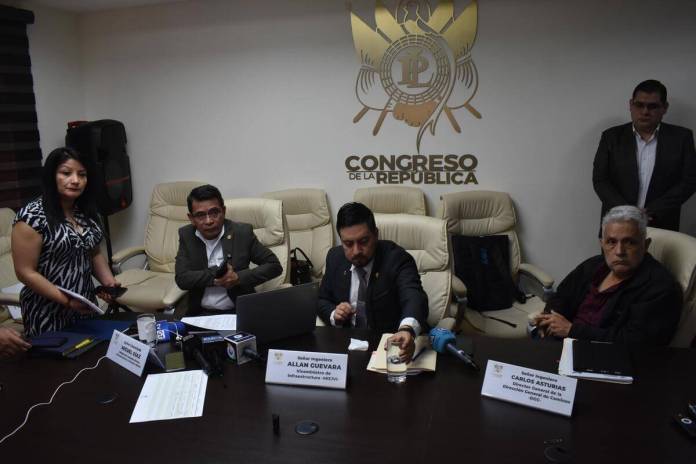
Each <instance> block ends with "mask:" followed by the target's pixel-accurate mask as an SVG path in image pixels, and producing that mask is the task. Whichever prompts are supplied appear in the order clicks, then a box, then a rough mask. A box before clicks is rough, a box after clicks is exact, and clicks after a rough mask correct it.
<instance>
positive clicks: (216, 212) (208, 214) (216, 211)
mask: <svg viewBox="0 0 696 464" xmlns="http://www.w3.org/2000/svg"><path fill="white" fill-rule="evenodd" d="M220 214H222V209H220V208H210V209H209V210H208V211H198V212H197V213H193V214H192V215H191V217H193V220H194V221H205V220H206V219H207V218H210V219H212V220H215V219H217V218H218V217H220Z"/></svg>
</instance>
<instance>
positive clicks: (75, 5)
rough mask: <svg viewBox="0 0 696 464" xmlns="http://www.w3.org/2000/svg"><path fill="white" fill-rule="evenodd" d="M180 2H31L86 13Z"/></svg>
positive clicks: (162, 0) (48, 0)
mask: <svg viewBox="0 0 696 464" xmlns="http://www.w3.org/2000/svg"><path fill="white" fill-rule="evenodd" d="M176 1H182V0H33V3H36V4H38V5H44V6H47V7H51V8H56V9H58V10H66V11H73V12H78V13H81V12H88V11H100V10H113V9H116V8H127V7H132V6H143V5H154V4H157V3H174V2H176Z"/></svg>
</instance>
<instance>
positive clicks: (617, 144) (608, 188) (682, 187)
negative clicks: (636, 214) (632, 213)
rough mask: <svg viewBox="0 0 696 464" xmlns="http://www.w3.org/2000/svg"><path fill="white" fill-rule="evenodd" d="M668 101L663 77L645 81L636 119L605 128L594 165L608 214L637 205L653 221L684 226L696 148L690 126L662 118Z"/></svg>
mask: <svg viewBox="0 0 696 464" xmlns="http://www.w3.org/2000/svg"><path fill="white" fill-rule="evenodd" d="M668 107H669V103H667V89H666V88H665V86H664V85H662V83H660V82H659V81H655V80H647V81H644V82H641V83H640V84H638V85H637V86H636V88H635V89H634V90H633V96H632V98H631V99H630V100H629V108H630V111H631V121H632V122H630V123H628V124H623V125H621V126H616V127H612V128H610V129H607V130H606V131H604V133H603V134H602V138H601V140H600V142H599V148H597V154H596V155H595V159H594V170H593V171H592V183H593V185H594V189H595V192H597V196H599V199H600V200H601V201H602V217H603V216H604V215H605V214H606V212H607V211H609V210H610V209H611V208H613V207H614V206H619V205H633V206H637V207H639V208H641V209H642V210H643V211H644V212H645V213H646V214H647V215H648V219H649V222H648V225H649V226H652V227H660V228H663V229H670V230H679V215H680V213H681V205H682V203H684V202H685V201H687V200H688V199H689V197H690V196H691V195H692V194H693V193H694V191H696V151H695V150H694V136H693V134H692V132H691V131H690V130H689V129H686V128H684V127H679V126H673V125H671V124H666V123H663V122H662V117H663V116H664V115H665V113H666V112H667V108H668Z"/></svg>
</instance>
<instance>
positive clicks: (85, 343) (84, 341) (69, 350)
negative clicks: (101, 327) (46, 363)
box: [63, 338, 94, 356]
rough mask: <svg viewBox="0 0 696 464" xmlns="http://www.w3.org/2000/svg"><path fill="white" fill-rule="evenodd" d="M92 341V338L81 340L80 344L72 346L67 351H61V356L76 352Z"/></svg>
mask: <svg viewBox="0 0 696 464" xmlns="http://www.w3.org/2000/svg"><path fill="white" fill-rule="evenodd" d="M93 341H94V339H93V338H86V339H84V340H82V341H81V342H80V343H78V344H77V345H75V346H73V347H72V348H68V349H67V350H65V351H63V356H67V355H69V354H70V353H72V352H73V351H77V350H79V349H80V348H84V347H85V346H87V345H89V344H90V343H92V342H93Z"/></svg>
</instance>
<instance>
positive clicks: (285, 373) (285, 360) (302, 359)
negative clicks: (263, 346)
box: [266, 350, 348, 390]
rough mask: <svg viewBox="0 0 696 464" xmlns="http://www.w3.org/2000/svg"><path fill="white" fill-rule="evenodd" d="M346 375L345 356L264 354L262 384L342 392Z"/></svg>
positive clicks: (304, 353)
mask: <svg viewBox="0 0 696 464" xmlns="http://www.w3.org/2000/svg"><path fill="white" fill-rule="evenodd" d="M347 374H348V355H347V354H338V353H315V352H313V351H289V350H268V362H267V363H266V383H280V384H284V385H303V386H308V387H323V388H337V389H344V390H345V388H346V378H347Z"/></svg>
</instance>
